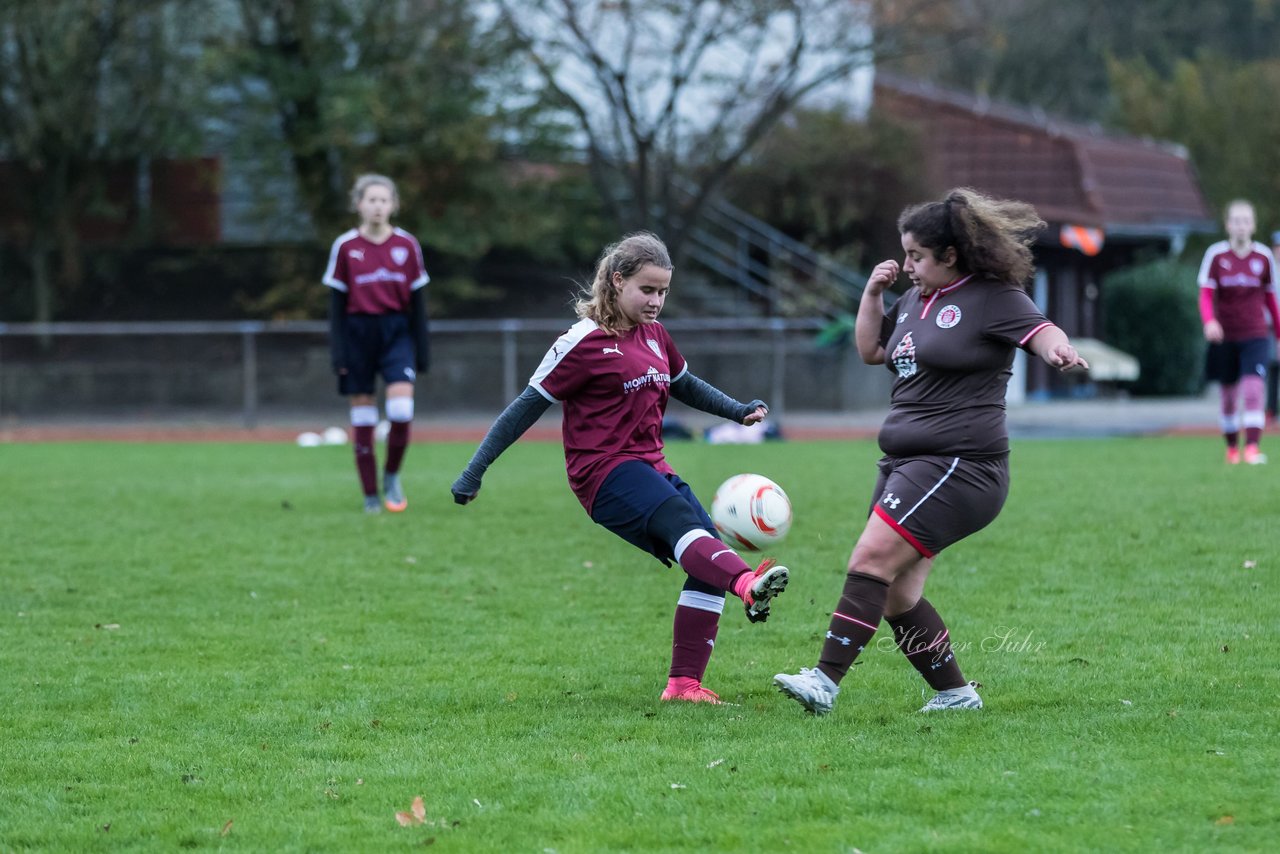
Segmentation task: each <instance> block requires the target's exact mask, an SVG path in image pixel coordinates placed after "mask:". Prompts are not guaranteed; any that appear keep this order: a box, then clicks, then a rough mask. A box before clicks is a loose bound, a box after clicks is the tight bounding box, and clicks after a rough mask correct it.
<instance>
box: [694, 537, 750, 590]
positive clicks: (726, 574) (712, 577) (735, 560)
mask: <svg viewBox="0 0 1280 854" xmlns="http://www.w3.org/2000/svg"><path fill="white" fill-rule="evenodd" d="M680 568H681V569H683V570H684V571H685V572H687V573H689V575H691V576H693V577H694V578H696V579H698V580H699V581H701V582H704V583H705V584H710V585H711V586H712V587H714V588H716V589H718V590H733V582H734V579H736V578H737V577H738V576H740V575H741V574H742V573H744V572H751V571H752V570H751V567H749V566H747V564H746V561H744V560H743V559H742V558H740V557H738V553H737V552H735V551H734V550H733V549H731V548H729V547H728V546H726V545H725V544H724V543H722V542H720V541H719V540H717V539H716V538H715V537H710V536H707V537H698V538H697V539H695V540H693V541H692V542H690V543H689V544H688V545H687V546H685V548H684V551H682V552H681V553H680Z"/></svg>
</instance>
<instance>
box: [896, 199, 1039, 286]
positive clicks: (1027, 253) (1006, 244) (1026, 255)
mask: <svg viewBox="0 0 1280 854" xmlns="http://www.w3.org/2000/svg"><path fill="white" fill-rule="evenodd" d="M1044 227H1045V223H1044V220H1042V219H1040V214H1038V213H1036V209H1035V208H1034V207H1032V206H1031V205H1029V204H1027V203H1026V202H1019V201H1014V200H1012V199H993V198H991V197H989V196H984V195H983V194H982V193H979V192H978V191H977V190H973V189H970V188H968V187H958V188H956V189H954V190H952V191H951V192H949V193H947V195H946V197H945V198H943V199H942V200H941V201H937V202H925V203H924V204H920V205H914V206H912V207H909V208H907V209H906V210H904V211H903V212H902V214H901V216H899V217H898V231H899V232H900V233H902V234H907V233H908V232H910V233H911V235H912V236H913V237H915V240H916V243H919V244H920V245H921V246H923V247H925V248H927V249H932V250H933V256H934V257H935V258H937V259H939V260H941V258H942V253H943V252H945V251H946V249H947V247H948V246H953V247H955V250H956V269H957V270H959V271H960V272H961V273H980V274H983V275H987V276H992V277H993V278H996V279H1001V280H1003V281H1007V282H1016V283H1018V284H1025V283H1026V282H1027V280H1029V279H1030V278H1031V274H1032V273H1034V272H1035V261H1034V260H1033V258H1032V255H1031V244H1032V243H1034V242H1035V240H1036V236H1037V235H1039V233H1040V232H1041V230H1043V229H1044Z"/></svg>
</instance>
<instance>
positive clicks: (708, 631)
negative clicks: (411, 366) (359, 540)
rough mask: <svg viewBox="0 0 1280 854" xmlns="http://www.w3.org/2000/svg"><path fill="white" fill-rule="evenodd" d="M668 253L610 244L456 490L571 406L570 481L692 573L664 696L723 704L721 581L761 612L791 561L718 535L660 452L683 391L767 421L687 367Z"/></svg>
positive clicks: (713, 406)
mask: <svg viewBox="0 0 1280 854" xmlns="http://www.w3.org/2000/svg"><path fill="white" fill-rule="evenodd" d="M671 272H672V264H671V258H670V256H669V255H668V253H667V247H666V246H665V245H663V243H662V241H661V240H659V239H658V238H657V237H655V236H654V235H652V234H647V233H639V234H632V235H629V236H628V237H626V238H624V239H623V240H621V241H620V242H618V243H615V244H614V245H612V246H609V247H607V248H606V249H605V251H604V253H603V254H602V255H601V256H600V261H599V263H598V264H597V265H596V275H595V280H594V281H593V282H592V284H591V287H590V289H589V290H588V292H587V293H585V294H583V297H582V299H580V300H579V301H578V304H577V313H578V317H579V318H581V320H579V321H578V322H577V323H576V324H574V325H573V326H572V327H570V329H569V330H568V331H567V332H565V333H564V334H563V335H561V336H560V338H559V339H557V340H556V342H555V344H553V345H552V346H551V349H550V350H548V351H547V354H546V355H545V356H544V357H543V359H542V363H541V364H540V365H539V366H538V369H537V370H536V371H534V374H533V377H532V378H531V379H530V380H529V385H528V387H527V388H525V390H524V392H522V393H521V394H520V396H519V397H517V398H516V399H515V400H514V401H512V402H511V404H510V405H509V406H507V408H506V410H504V411H503V413H502V414H501V415H500V416H498V419H497V420H496V421H495V422H494V423H493V426H492V427H490V428H489V433H488V435H487V436H485V439H484V442H482V443H481V445H480V447H479V448H478V449H477V450H476V452H475V455H474V456H473V457H472V458H471V462H470V463H468V464H467V467H466V470H464V471H463V472H462V474H461V475H459V477H458V479H457V480H456V481H454V483H453V487H452V491H453V498H454V500H455V501H456V502H457V503H459V504H467V503H469V502H471V501H472V500H473V499H475V497H476V494H477V493H479V491H480V480H481V478H482V477H484V473H485V470H486V469H488V467H489V466H490V465H491V464H492V463H493V461H494V460H496V459H497V458H498V455H499V454H501V453H502V452H503V451H504V450H506V449H507V448H508V447H509V446H510V445H511V444H512V443H513V442H515V441H516V439H518V438H520V436H521V435H523V434H524V432H525V431H526V430H528V429H529V428H530V427H531V426H533V424H534V422H536V421H537V420H538V417H539V416H541V415H542V413H543V412H545V411H546V410H547V408H548V407H549V406H551V404H552V403H560V404H562V405H563V407H564V418H563V433H564V456H565V465H566V467H567V469H568V475H569V486H570V487H571V488H572V489H573V492H574V495H576V496H577V497H578V500H579V501H580V502H581V503H582V506H583V507H584V508H585V509H586V511H587V513H588V514H589V515H590V516H591V519H592V520H593V521H594V522H596V523H597V524H599V525H601V526H602V527H604V528H607V529H608V530H610V531H612V532H613V533H615V534H617V535H618V536H619V537H621V538H622V539H624V540H626V541H627V542H629V543H631V544H632V545H634V546H636V547H637V548H640V549H643V550H644V551H646V552H648V553H649V554H651V555H653V556H654V557H656V558H657V559H658V560H660V561H662V562H663V563H665V564H667V565H668V566H670V565H671V561H672V560H673V559H674V560H675V561H676V562H677V563H679V564H680V567H681V568H682V569H683V570H684V571H685V573H686V574H687V576H688V577H687V578H686V581H685V585H684V590H682V591H681V593H680V598H679V600H678V602H677V604H676V614H675V626H674V629H673V636H674V637H673V641H672V650H671V669H670V671H669V674H668V680H667V687H666V689H665V690H664V691H663V692H662V699H663V700H681V701H687V702H702V703H719V702H720V698H719V697H718V696H717V695H716V694H715V692H713V691H710V690H708V689H706V688H704V687H702V677H703V674H704V672H705V671H706V668H707V664H708V662H709V661H710V659H711V649H712V646H713V645H714V643H715V637H716V633H717V630H718V628H719V625H720V614H721V612H722V611H723V610H724V601H725V592H726V591H732V592H733V594H734V595H735V596H737V597H739V598H740V599H742V600H743V602H744V603H745V605H746V610H747V619H749V620H750V621H752V622H760V621H762V620H764V619H765V618H766V617H768V615H769V602H770V600H771V599H772V598H773V597H774V596H777V595H778V594H779V593H781V592H782V591H783V590H784V589H785V588H786V586H787V580H788V573H787V568H786V567H783V566H775V565H774V564H773V561H771V560H766V561H765V562H764V563H762V564H761V565H760V566H759V567H758V568H757V569H755V570H752V569H751V567H749V566H747V564H746V563H744V562H743V560H742V558H740V557H739V556H738V555H737V553H736V552H734V551H733V549H731V548H728V547H727V546H725V545H724V543H722V542H720V540H719V539H717V538H716V534H715V526H714V525H713V524H712V523H711V520H710V519H709V518H708V517H707V513H706V511H705V510H704V509H703V508H702V505H701V504H700V503H699V502H698V499H697V497H696V496H695V495H694V494H693V490H692V489H690V488H689V485H688V484H687V483H685V482H684V481H683V480H681V479H680V477H679V476H678V475H676V473H675V472H674V471H673V470H672V468H671V466H670V465H669V464H668V463H667V460H666V458H665V457H664V456H663V453H662V416H663V413H665V412H666V408H667V400H668V398H669V397H674V398H676V400H679V401H681V402H682V403H686V404H688V405H689V406H692V407H694V408H695V409H699V410H701V411H703V412H709V413H711V414H712V415H718V416H720V417H722V418H726V419H728V420H730V421H734V422H737V423H739V424H755V423H757V422H759V421H760V420H762V419H763V418H764V416H765V413H766V412H767V411H768V407H766V406H765V405H764V402H763V401H760V400H753V401H751V402H750V403H739V402H738V401H736V400H734V399H732V398H730V397H729V396H728V395H726V394H724V393H723V392H721V391H719V390H718V389H716V388H713V387H712V386H710V385H708V384H707V383H705V382H703V381H702V380H700V379H698V378H697V377H695V376H694V375H693V374H691V373H689V369H688V366H687V365H685V361H684V357H683V356H681V355H680V351H679V350H678V349H676V345H675V342H674V341H672V340H671V336H670V335H669V334H668V333H667V330H666V329H665V328H663V326H662V324H660V323H658V314H659V313H660V312H661V311H662V306H663V304H664V303H665V302H666V299H667V291H668V290H670V287H671Z"/></svg>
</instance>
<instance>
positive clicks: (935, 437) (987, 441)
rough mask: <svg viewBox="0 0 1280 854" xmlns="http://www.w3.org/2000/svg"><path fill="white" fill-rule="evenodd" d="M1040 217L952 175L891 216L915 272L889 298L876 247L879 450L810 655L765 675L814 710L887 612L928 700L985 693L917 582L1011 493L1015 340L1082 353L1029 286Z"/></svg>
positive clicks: (1028, 346) (867, 348)
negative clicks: (811, 663) (883, 377)
mask: <svg viewBox="0 0 1280 854" xmlns="http://www.w3.org/2000/svg"><path fill="white" fill-rule="evenodd" d="M1043 227H1044V223H1043V222H1041V220H1040V217H1039V216H1038V215H1037V214H1036V212H1035V210H1034V209H1033V208H1032V207H1031V206H1030V205H1027V204H1024V203H1021V202H1012V201H998V200H994V199H989V198H987V197H985V196H982V195H980V194H979V193H976V192H974V191H972V190H967V189H958V190H953V191H952V192H950V193H949V194H948V195H947V196H946V198H944V199H943V200H941V201H937V202H930V203H927V204H923V205H918V206H915V207H911V208H908V209H907V210H905V211H904V212H903V213H902V215H901V216H900V217H899V219H898V230H899V232H900V233H901V235H902V248H903V251H904V253H905V255H906V258H905V260H904V261H903V263H902V266H901V271H902V272H905V273H906V274H907V276H908V277H909V278H910V279H911V283H912V287H911V288H910V289H909V290H907V292H906V293H904V294H903V295H902V297H901V298H900V299H899V300H898V301H897V302H896V303H895V304H894V305H893V306H891V307H890V308H889V310H888V311H887V312H886V311H885V310H884V307H883V299H882V295H883V293H884V291H885V289H886V288H888V287H889V286H890V285H891V284H893V282H894V281H895V280H896V279H897V277H898V273H899V269H900V268H899V265H898V262H897V261H893V260H889V261H883V262H881V263H880V264H879V265H878V266H877V267H876V268H875V270H874V271H873V272H872V274H871V278H870V279H869V280H868V281H867V287H866V290H865V291H863V295H862V303H861V306H860V308H859V311H858V318H857V324H856V327H855V337H856V340H857V345H858V353H859V354H860V355H861V356H862V358H863V361H865V362H867V363H868V364H872V365H879V364H883V365H885V366H886V367H887V368H888V369H889V370H890V371H893V372H894V374H895V375H896V377H897V378H896V380H895V382H894V386H893V395H892V399H891V403H890V408H889V415H888V417H887V418H886V419H885V422H884V425H883V426H882V427H881V430H880V447H881V450H883V451H884V453H885V456H884V458H882V459H881V460H880V462H879V464H878V465H879V469H880V476H879V479H878V480H877V482H876V486H875V489H874V491H873V493H872V505H871V512H870V514H869V517H868V519H867V523H866V527H865V528H864V529H863V531H862V534H861V536H859V538H858V541H857V544H856V545H855V546H854V549H853V554H852V555H851V556H850V558H849V563H848V567H847V576H846V579H845V585H844V592H843V594H842V595H841V597H840V601H839V603H838V604H837V605H836V608H835V611H834V612H833V613H832V615H831V623H830V626H829V628H828V631H827V633H826V638H825V641H824V643H823V647H822V652H821V654H820V656H819V658H818V664H817V667H815V668H813V669H809V668H803V669H801V671H800V672H799V673H798V674H787V673H779V674H778V675H777V676H775V677H774V683H775V684H776V685H777V686H778V688H779V689H780V690H781V691H782V692H783V693H784V694H787V695H788V696H790V697H792V698H793V699H795V700H797V701H798V702H799V703H800V704H801V705H803V706H804V707H805V708H806V709H808V710H809V711H811V712H814V713H815V714H826V713H827V712H829V711H831V709H832V707H833V705H834V704H835V699H836V695H837V694H838V693H839V691H840V688H839V685H840V681H841V680H842V679H843V678H844V677H845V675H846V674H847V673H848V672H849V668H850V667H851V666H852V664H853V661H854V659H855V658H857V656H858V653H859V652H861V651H862V650H863V648H864V647H865V646H866V645H867V644H868V643H869V642H870V640H871V637H872V636H873V635H874V634H875V632H876V630H877V628H878V627H879V624H880V620H881V619H882V618H884V619H885V620H886V621H887V622H888V623H889V625H890V627H891V628H892V629H893V634H894V638H895V640H896V642H897V646H898V648H899V649H900V650H901V651H902V653H903V654H904V655H906V657H907V660H908V661H910V662H911V664H912V665H913V666H914V667H915V668H916V670H918V671H919V673H920V675H921V676H923V677H924V679H925V681H926V682H928V683H929V685H930V686H931V687H932V688H933V689H934V691H936V694H935V696H934V697H933V698H932V699H931V700H929V702H928V703H926V704H925V706H924V708H922V709H921V711H925V712H928V711H935V710H939V709H980V708H982V700H981V699H980V698H979V697H978V694H977V691H976V690H975V686H976V683H973V682H968V681H967V680H966V679H965V678H964V676H963V675H962V674H961V672H960V666H959V664H958V663H957V662H956V658H955V654H954V653H953V651H952V649H951V642H950V636H949V633H948V631H947V627H946V625H945V624H944V623H943V621H942V618H941V617H940V616H939V615H938V612H937V611H936V610H934V608H933V606H932V605H931V604H929V601H928V600H927V599H925V598H924V596H923V593H924V585H925V581H926V579H927V578H928V577H929V571H930V570H931V569H932V568H933V559H934V557H935V556H936V555H937V554H938V553H939V552H940V551H942V549H944V548H946V547H947V546H949V545H951V544H952V543H955V542H957V541H959V540H961V539H963V538H964V537H966V536H968V535H969V534H972V533H974V532H976V531H978V530H980V529H982V528H983V527H985V526H986V525H987V524H989V523H990V522H991V521H992V520H993V519H994V518H995V517H996V514H997V513H999V511H1000V507H1001V506H1002V505H1003V503H1004V500H1005V497H1006V495H1007V494H1008V489H1009V476H1008V451H1009V445H1008V431H1007V428H1006V425H1005V411H1004V397H1005V389H1006V385H1007V383H1008V380H1009V376H1010V373H1011V368H1012V364H1013V357H1014V354H1015V352H1016V350H1017V349H1018V348H1023V349H1025V350H1027V351H1029V352H1031V353H1033V354H1035V355H1036V356H1038V357H1040V358H1041V359H1043V360H1044V361H1045V362H1046V363H1048V364H1049V365H1052V366H1053V367H1055V368H1058V369H1059V370H1063V371H1066V370H1071V369H1073V368H1082V369H1087V368H1088V364H1087V363H1086V362H1085V361H1084V359H1082V358H1080V356H1079V354H1078V353H1076V351H1075V348H1074V347H1072V346H1071V343H1070V341H1069V340H1068V339H1067V336H1066V335H1065V334H1064V333H1063V332H1062V330H1060V329H1059V328H1058V327H1056V326H1054V325H1053V324H1052V323H1050V322H1049V321H1048V320H1047V319H1046V318H1045V317H1044V315H1043V314H1042V313H1041V312H1040V310H1039V309H1038V308H1036V305H1035V303H1033V302H1032V301H1031V299H1030V298H1029V297H1028V296H1027V294H1026V292H1025V291H1024V290H1023V287H1022V285H1023V283H1024V282H1026V281H1027V280H1028V279H1029V278H1030V276H1031V273H1032V271H1033V264H1032V257H1031V249H1030V244H1031V243H1032V241H1034V239H1035V236H1036V234H1037V233H1038V232H1039V230H1040V229H1041V228H1043Z"/></svg>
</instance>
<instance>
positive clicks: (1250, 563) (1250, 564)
mask: <svg viewBox="0 0 1280 854" xmlns="http://www.w3.org/2000/svg"><path fill="white" fill-rule="evenodd" d="M1244 568H1245V569H1257V568H1258V562H1257V561H1256V560H1246V561H1245V562H1244Z"/></svg>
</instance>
